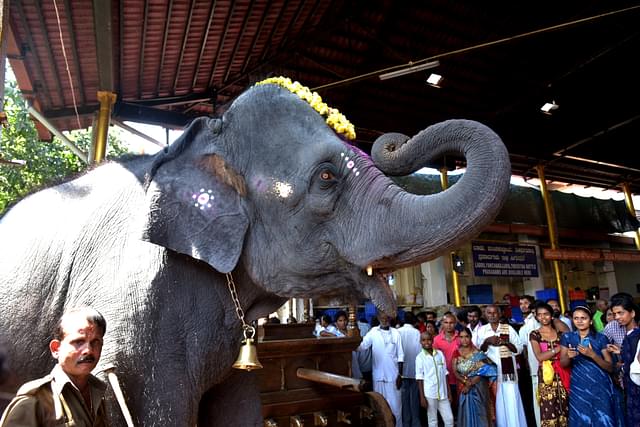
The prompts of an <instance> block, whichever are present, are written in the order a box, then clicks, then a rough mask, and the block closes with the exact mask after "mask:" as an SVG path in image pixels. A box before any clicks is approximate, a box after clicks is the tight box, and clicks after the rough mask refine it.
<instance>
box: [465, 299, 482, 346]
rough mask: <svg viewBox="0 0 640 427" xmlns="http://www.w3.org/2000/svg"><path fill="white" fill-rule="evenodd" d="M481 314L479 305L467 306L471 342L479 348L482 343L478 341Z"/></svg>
mask: <svg viewBox="0 0 640 427" xmlns="http://www.w3.org/2000/svg"><path fill="white" fill-rule="evenodd" d="M481 316H482V311H480V307H478V306H477V305H473V306H471V307H469V308H467V321H468V322H469V325H468V327H469V330H470V331H471V342H472V343H473V345H474V346H476V347H477V348H480V345H481V344H482V343H479V342H478V331H479V330H480V327H481V326H482V323H480V317H481Z"/></svg>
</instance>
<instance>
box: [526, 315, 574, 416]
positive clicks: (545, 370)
mask: <svg viewBox="0 0 640 427" xmlns="http://www.w3.org/2000/svg"><path fill="white" fill-rule="evenodd" d="M536 318H537V319H538V322H539V323H540V328H538V329H536V330H534V331H532V332H531V334H530V336H529V339H530V341H531V349H532V350H533V353H534V354H535V356H536V359H537V360H538V362H539V364H540V365H539V368H538V393H537V398H538V402H539V403H540V421H541V422H540V426H541V427H562V426H566V425H567V424H568V422H569V397H568V389H569V382H570V376H571V372H570V371H569V369H568V368H563V367H562V366H561V365H560V332H558V331H557V330H556V327H555V325H554V322H553V309H552V308H551V306H550V305H549V304H545V303H541V304H538V305H537V306H536Z"/></svg>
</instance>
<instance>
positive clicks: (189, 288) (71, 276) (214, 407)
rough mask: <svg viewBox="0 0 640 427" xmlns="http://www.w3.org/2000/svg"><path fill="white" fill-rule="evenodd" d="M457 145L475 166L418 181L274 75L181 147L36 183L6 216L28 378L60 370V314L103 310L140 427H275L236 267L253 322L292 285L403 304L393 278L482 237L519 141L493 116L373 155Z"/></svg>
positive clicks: (396, 138)
mask: <svg viewBox="0 0 640 427" xmlns="http://www.w3.org/2000/svg"><path fill="white" fill-rule="evenodd" d="M445 153H462V154H463V155H464V156H465V157H466V159H467V161H468V170H467V172H466V173H465V175H464V177H463V178H462V179H461V180H460V181H459V182H458V183H457V184H456V185H454V186H452V187H451V188H450V189H448V190H447V191H445V192H443V193H439V194H435V195H431V196H417V195H413V194H409V193H406V192H404V191H403V190H402V189H400V188H399V187H397V186H396V185H395V184H393V183H392V181H391V180H390V179H389V178H388V177H386V176H385V175H384V174H383V172H382V171H381V169H379V168H378V167H377V166H376V165H375V164H374V161H372V159H371V158H369V157H368V156H367V155H366V154H364V153H362V152H360V151H359V150H358V149H357V148H354V147H352V146H350V145H349V144H347V143H346V142H345V141H344V140H342V139H341V138H340V137H338V136H337V135H336V134H335V133H334V131H333V130H332V129H331V128H330V127H329V126H327V125H326V123H325V122H324V119H323V118H322V117H321V116H320V115H319V114H318V113H316V112H315V111H314V110H313V109H312V108H311V107H310V106H309V105H308V104H307V103H306V102H305V101H303V100H301V99H300V98H298V97H297V96H296V95H294V94H292V93H291V92H289V91H287V90H285V89H283V88H281V87H278V86H274V85H262V86H256V87H253V88H250V89H249V90H247V91H246V92H245V93H244V94H243V95H241V96H240V97H239V98H238V99H236V100H235V102H234V103H233V104H232V106H231V107H230V108H229V110H228V111H227V112H226V113H225V114H224V116H223V117H221V118H215V119H208V118H201V119H197V120H196V121H194V122H193V123H192V124H191V125H190V126H189V128H188V129H187V130H186V131H185V133H184V134H183V136H182V137H181V138H180V139H179V140H178V141H176V142H175V143H173V144H172V145H171V146H170V147H168V148H167V149H166V150H164V151H163V152H160V153H158V154H156V155H154V156H136V157H132V158H129V159H123V160H120V161H117V162H110V163H107V164H104V165H102V166H99V167H97V168H95V169H94V170H92V171H91V172H89V173H87V174H85V175H83V176H81V177H79V178H77V179H74V180H72V181H69V182H66V183H64V184H61V185H58V186H56V187H52V188H49V189H46V190H43V191H40V192H38V193H35V194H33V195H31V196H29V197H27V198H25V199H24V200H23V201H21V202H20V203H18V204H17V205H16V206H15V207H13V209H11V210H10V211H9V212H8V213H7V214H6V215H5V216H4V217H3V218H2V220H1V222H0V236H2V244H1V245H0V333H2V334H3V337H0V339H2V338H4V340H5V341H6V342H8V343H10V346H9V349H8V356H9V360H10V361H11V367H12V369H13V370H14V372H15V373H16V375H17V376H18V377H19V379H20V380H21V381H26V380H28V379H33V378H36V377H39V376H41V375H44V374H45V373H47V372H48V371H49V370H50V369H51V367H52V365H53V360H52V359H51V356H50V355H49V351H48V349H47V344H48V341H49V339H50V333H51V331H52V330H53V327H54V325H55V323H56V321H57V319H58V318H59V317H60V315H61V314H62V312H63V311H64V310H65V309H66V308H70V307H73V306H79V305H90V306H92V307H94V308H96V309H97V310H99V311H100V312H102V314H103V315H104V316H105V317H106V319H107V322H108V325H107V333H106V335H105V342H104V349H103V356H102V360H101V361H100V365H99V366H98V369H99V368H100V366H104V365H105V364H108V363H114V364H116V366H117V367H118V372H119V373H120V377H121V382H122V387H123V389H124V391H125V394H126V396H127V399H128V402H129V404H130V407H131V411H132V413H133V417H134V419H135V421H136V423H137V425H144V426H169V425H170V426H192V425H195V424H196V423H198V425H199V426H201V427H202V426H205V425H223V424H224V425H262V421H261V416H260V400H259V397H258V395H257V388H256V385H255V381H254V375H253V374H252V373H246V372H232V369H231V365H232V363H233V361H234V358H235V356H236V355H237V351H238V348H239V346H240V338H241V335H242V333H241V324H240V322H239V321H238V318H237V316H236V312H235V310H234V306H233V303H232V300H231V297H230V295H229V291H228V289H227V282H226V278H225V274H226V273H229V272H231V273H232V274H233V277H234V279H235V283H236V284H237V292H238V296H239V299H240V302H241V304H242V307H243V309H244V311H245V313H246V319H247V322H249V321H251V320H253V319H256V318H258V317H260V316H265V315H267V314H268V313H270V312H273V311H274V310H275V309H276V308H277V307H278V306H280V305H281V304H282V303H283V302H284V301H285V300H286V298H290V297H307V298H308V297H317V296H320V295H325V296H326V295H340V296H342V297H345V298H348V299H355V298H367V299H371V300H372V301H373V302H374V303H375V304H376V305H377V306H378V307H379V308H381V309H383V310H384V311H387V312H394V311H395V309H396V306H395V302H394V301H393V298H392V293H391V291H390V289H389V287H388V286H387V285H386V283H385V282H384V280H382V276H381V274H380V273H381V272H387V271H390V270H393V269H395V268H398V267H400V266H407V265H415V264H417V263H420V262H422V261H426V260H429V259H432V258H434V257H436V256H438V255H440V254H442V253H444V252H445V251H447V250H450V249H452V248H455V247H456V246H458V245H460V244H461V243H462V242H464V241H466V240H469V239H470V238H473V237H474V236H475V235H477V234H478V233H479V232H480V231H481V230H482V228H483V227H484V226H486V225H487V224H488V223H489V222H490V221H491V220H492V219H493V217H494V216H495V215H496V213H497V212H498V210H499V209H500V207H501V205H502V202H503V200H504V198H505V197H506V193H507V190H508V186H509V176H510V167H509V160H508V155H507V152H506V150H505V148H504V146H503V144H502V142H501V141H500V139H499V138H498V136H497V135H496V134H495V133H493V132H492V131H491V130H490V129H488V128H486V127H485V126H483V125H481V124H479V123H476V122H471V121H466V120H452V121H447V122H443V123H439V124H436V125H434V126H431V127H429V128H427V129H426V130H424V131H423V132H421V133H420V134H418V135H417V136H415V137H414V138H411V139H409V138H408V137H404V136H402V135H398V134H390V135H386V136H383V137H381V138H380V140H379V141H378V142H377V143H376V145H375V146H374V150H373V154H372V155H373V158H374V159H375V160H376V162H377V163H379V164H380V168H382V170H384V171H387V173H389V174H392V175H394V174H395V175H398V174H408V173H411V172H413V171H415V170H417V169H418V168H420V167H421V166H422V165H424V164H426V163H428V162H429V160H430V158H431V157H437V156H440V155H442V154H445ZM368 265H372V266H373V267H374V268H375V271H376V274H374V275H373V276H372V277H369V276H368V275H367V274H366V272H365V268H366V267H367V266H368ZM112 405H115V404H112ZM240 407H242V408H243V410H242V411H240V410H238V408H240ZM111 412H112V416H114V417H116V418H118V419H116V420H115V424H117V425H118V424H121V423H122V420H121V419H119V418H120V416H119V414H118V411H117V409H115V406H114V407H112V408H111ZM216 420H217V422H216ZM221 420H224V421H221Z"/></svg>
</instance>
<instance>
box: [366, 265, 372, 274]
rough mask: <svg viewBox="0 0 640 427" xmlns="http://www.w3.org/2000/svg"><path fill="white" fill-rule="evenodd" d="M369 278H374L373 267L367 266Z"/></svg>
mask: <svg viewBox="0 0 640 427" xmlns="http://www.w3.org/2000/svg"><path fill="white" fill-rule="evenodd" d="M367 276H373V267H372V266H370V265H367Z"/></svg>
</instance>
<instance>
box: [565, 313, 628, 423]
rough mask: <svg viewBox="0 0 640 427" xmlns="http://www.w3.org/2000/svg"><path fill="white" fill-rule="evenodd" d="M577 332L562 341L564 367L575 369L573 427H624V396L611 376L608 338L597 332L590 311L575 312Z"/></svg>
mask: <svg viewBox="0 0 640 427" xmlns="http://www.w3.org/2000/svg"><path fill="white" fill-rule="evenodd" d="M573 324H574V326H575V330H574V331H573V332H566V333H564V334H563V335H562V337H561V338H560V345H561V347H560V364H561V365H562V367H564V368H568V367H571V386H570V389H569V390H570V392H569V425H570V426H571V427H590V426H594V427H595V426H597V427H624V418H623V415H622V414H623V412H622V406H621V400H620V396H619V395H618V392H617V390H616V389H615V387H614V385H613V382H612V381H611V376H610V375H609V373H610V372H611V371H612V369H613V366H612V363H611V355H610V354H609V352H608V351H607V349H606V347H607V344H608V340H607V337H605V336H604V335H602V334H600V333H596V332H595V330H594V329H593V325H592V320H591V311H590V310H589V309H588V308H587V307H576V308H575V309H574V310H573Z"/></svg>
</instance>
